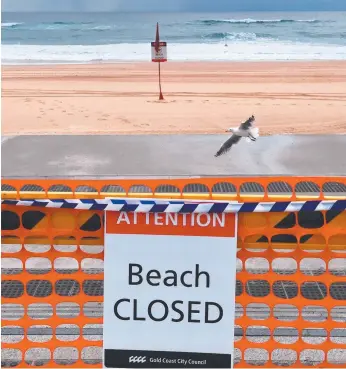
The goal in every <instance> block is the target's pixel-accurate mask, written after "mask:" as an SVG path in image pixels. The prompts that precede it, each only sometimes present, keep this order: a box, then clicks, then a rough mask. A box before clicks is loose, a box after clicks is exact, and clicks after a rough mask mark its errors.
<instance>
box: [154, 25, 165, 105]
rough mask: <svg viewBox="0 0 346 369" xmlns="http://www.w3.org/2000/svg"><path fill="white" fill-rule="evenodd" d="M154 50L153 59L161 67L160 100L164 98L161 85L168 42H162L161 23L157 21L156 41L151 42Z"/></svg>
mask: <svg viewBox="0 0 346 369" xmlns="http://www.w3.org/2000/svg"><path fill="white" fill-rule="evenodd" d="M151 50H152V57H151V59H152V61H153V62H156V63H158V64H159V65H158V67H159V89H160V95H159V100H164V97H163V93H162V86H161V62H165V61H167V43H166V42H160V31H159V23H158V22H157V23H156V39H155V42H152V43H151Z"/></svg>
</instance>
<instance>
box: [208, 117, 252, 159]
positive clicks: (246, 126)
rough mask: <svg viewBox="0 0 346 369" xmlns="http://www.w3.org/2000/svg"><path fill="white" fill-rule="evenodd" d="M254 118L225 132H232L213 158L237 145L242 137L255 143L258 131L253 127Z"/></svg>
mask: <svg viewBox="0 0 346 369" xmlns="http://www.w3.org/2000/svg"><path fill="white" fill-rule="evenodd" d="M254 122H255V117H254V116H253V115H252V116H251V117H250V118H249V119H247V120H246V121H245V122H244V123H242V124H241V125H240V126H239V127H238V128H229V129H227V130H226V132H232V133H233V135H232V136H231V137H230V138H229V139H228V140H227V141H226V142H225V143H224V144H223V145H222V146H221V148H220V150H219V151H218V152H217V153H216V154H215V157H218V156H220V155H223V154H225V153H226V152H227V151H229V150H230V149H231V147H232V146H233V145H234V144H236V143H238V142H239V141H240V140H241V138H242V137H246V138H247V140H251V141H256V139H257V138H258V137H259V134H258V132H259V130H258V128H257V127H253V125H254Z"/></svg>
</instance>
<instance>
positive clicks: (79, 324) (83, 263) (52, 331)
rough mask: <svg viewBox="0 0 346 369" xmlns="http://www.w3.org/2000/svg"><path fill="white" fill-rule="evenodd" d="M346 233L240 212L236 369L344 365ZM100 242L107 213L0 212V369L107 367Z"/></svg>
mask: <svg viewBox="0 0 346 369" xmlns="http://www.w3.org/2000/svg"><path fill="white" fill-rule="evenodd" d="M232 180H233V179H232ZM246 180H248V179H246ZM288 180H290V179H288ZM329 180H330V179H328V181H329ZM335 180H336V179H335ZM341 180H342V179H340V178H339V179H338V181H341ZM177 181H178V182H174V181H170V183H175V185H177V186H178V185H179V186H180V188H182V187H183V186H185V185H186V183H187V182H188V181H192V180H177ZM179 181H180V182H179ZM184 181H185V182H184ZM196 181H200V182H203V183H204V184H205V185H208V186H209V188H211V187H212V186H213V183H214V182H213V181H214V180H213V179H210V180H208V179H198V180H196ZM239 181H240V180H239ZM258 181H260V182H261V183H262V185H266V186H267V185H268V179H259V180H258ZM294 181H296V182H294ZM316 181H317V180H316ZM325 181H326V179H324V180H323V179H320V180H318V181H317V182H316V183H317V184H318V185H319V186H322V187H323V182H325ZM5 182H6V183H7V182H8V183H11V184H12V185H13V186H14V187H15V188H17V189H20V188H21V186H24V184H25V183H29V182H28V181H26V182H25V181H17V182H16V181H14V182H11V181H7V180H6V181H5ZM94 182H95V183H94ZM298 182H299V179H295V180H293V179H292V181H291V182H290V183H291V185H292V186H293V185H295V184H296V183H298ZM38 183H41V184H40V185H41V186H42V188H44V189H45V191H47V189H48V188H49V187H50V186H51V185H52V184H53V183H54V181H47V183H46V182H43V181H42V182H38ZM64 183H66V184H67V183H68V185H69V186H70V187H71V188H73V189H74V191H75V189H76V186H79V185H80V184H81V183H83V182H81V181H73V182H69V181H64ZM84 183H85V182H84ZM88 183H89V185H91V183H92V184H93V185H95V187H96V188H97V189H98V190H100V188H101V186H103V185H104V183H106V182H102V181H91V183H90V182H89V181H88ZM113 183H115V182H113ZM120 183H122V185H123V186H124V188H126V191H128V188H129V183H130V181H127V182H126V181H124V182H120ZM126 183H127V184H126ZM131 183H133V182H131ZM136 183H137V182H136ZM138 183H140V182H138ZM142 183H143V182H142ZM145 183H150V185H151V186H152V188H155V186H158V185H159V184H160V183H163V182H162V181H161V182H160V181H157V180H153V181H149V182H148V181H147V180H146V182H145ZM239 183H240V182H238V185H239ZM342 183H344V184H345V180H343V182H342ZM16 196H18V193H17V195H16ZM345 225H346V212H345V211H344V212H341V211H323V212H319V211H316V212H299V213H244V214H239V229H238V237H239V241H238V260H237V262H238V265H237V272H238V273H237V285H236V303H237V306H236V328H235V341H236V342H235V363H236V367H251V366H256V365H262V366H264V367H282V366H290V367H312V366H315V367H316V366H318V367H324V368H327V367H328V368H330V367H345V366H346V363H345V362H346V359H345V358H346V339H345V336H346V268H345V265H346V258H345V252H346V226H345ZM103 237H104V228H103V213H102V212H98V211H85V210H69V209H47V208H39V209H35V208H25V207H15V206H10V205H3V207H2V329H3V332H2V350H3V351H2V366H17V367H27V366H28V365H30V366H41V367H66V366H68V367H101V366H102V309H103V307H102V302H103V257H104V254H103V244H104V240H103ZM230 334H232V332H230Z"/></svg>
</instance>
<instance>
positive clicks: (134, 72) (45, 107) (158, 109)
mask: <svg viewBox="0 0 346 369" xmlns="http://www.w3.org/2000/svg"><path fill="white" fill-rule="evenodd" d="M162 87H163V92H164V97H165V101H164V102H159V101H158V74H157V64H154V63H136V64H131V63H126V64H93V65H52V66H3V69H2V94H3V95H2V96H3V100H2V134H3V135H18V134H83V133H87V134H131V133H137V134H148V133H160V134H165V133H222V132H223V131H224V130H225V128H226V127H230V126H234V125H237V124H238V123H239V122H240V121H242V120H244V119H246V118H247V117H248V116H249V115H251V114H254V115H255V116H256V120H257V125H258V126H259V128H260V129H261V133H262V134H263V135H272V134H279V133H281V134H282V133H284V134H285V133H287V134H291V133H292V134H293V133H294V134H300V133H303V134H304V133H310V134H311V133H313V134H323V133H346V120H345V117H346V62H340V61H332V62H317V61H315V62H234V63H222V62H215V63H207V62H200V63H192V62H189V63H179V62H168V63H165V64H163V65H162Z"/></svg>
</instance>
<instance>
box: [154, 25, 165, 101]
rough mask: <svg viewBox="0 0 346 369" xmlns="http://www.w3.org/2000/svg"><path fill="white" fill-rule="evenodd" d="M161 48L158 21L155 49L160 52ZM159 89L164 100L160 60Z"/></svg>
mask: <svg viewBox="0 0 346 369" xmlns="http://www.w3.org/2000/svg"><path fill="white" fill-rule="evenodd" d="M159 49H160V31H159V22H157V23H156V39H155V50H156V52H158V51H159ZM159 89H160V96H159V100H164V98H163V94H162V89H161V62H160V60H159Z"/></svg>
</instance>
